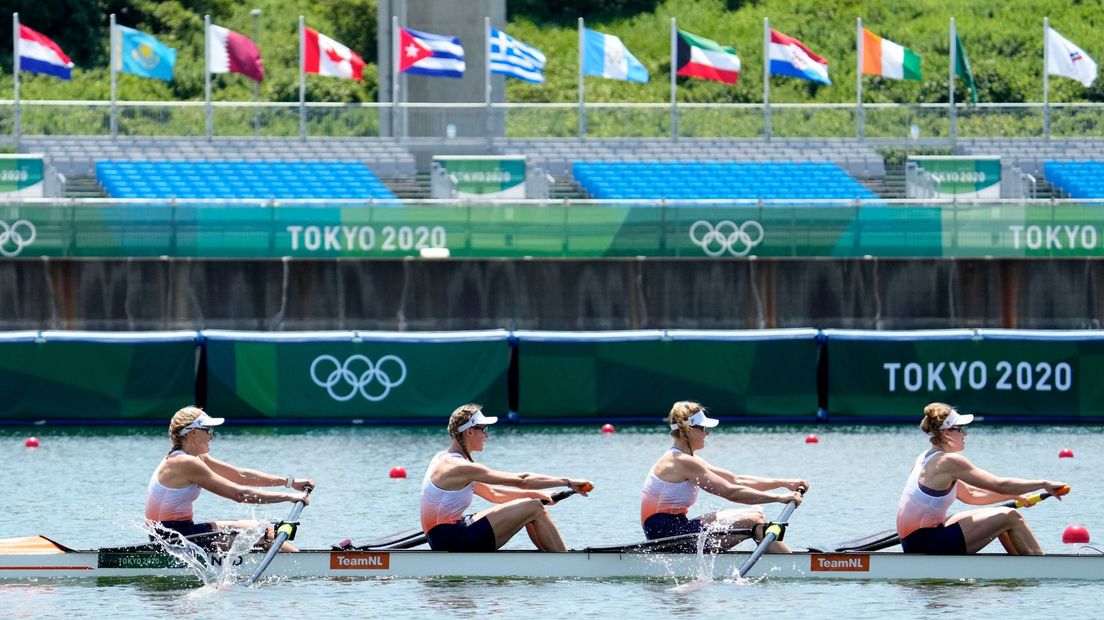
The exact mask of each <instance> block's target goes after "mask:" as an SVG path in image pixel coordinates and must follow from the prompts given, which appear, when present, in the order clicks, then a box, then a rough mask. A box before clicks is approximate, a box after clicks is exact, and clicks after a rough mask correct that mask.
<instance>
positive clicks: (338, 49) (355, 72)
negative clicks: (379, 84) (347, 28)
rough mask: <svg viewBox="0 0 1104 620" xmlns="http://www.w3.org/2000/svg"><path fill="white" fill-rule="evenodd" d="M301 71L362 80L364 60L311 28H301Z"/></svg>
mask: <svg viewBox="0 0 1104 620" xmlns="http://www.w3.org/2000/svg"><path fill="white" fill-rule="evenodd" d="M303 39H304V41H303V71H304V72H305V73H314V74H316V75H329V76H333V77H340V78H346V79H350V80H363V79H364V59H363V58H361V57H360V56H357V55H356V54H354V53H353V51H352V50H350V49H349V48H347V47H345V46H344V45H342V44H340V43H338V42H337V41H334V40H333V39H331V38H329V37H327V36H326V35H324V34H322V33H320V32H318V31H317V30H315V29H313V28H307V27H305V26H304V27H303Z"/></svg>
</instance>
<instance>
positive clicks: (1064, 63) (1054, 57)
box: [1046, 28, 1096, 88]
mask: <svg viewBox="0 0 1104 620" xmlns="http://www.w3.org/2000/svg"><path fill="white" fill-rule="evenodd" d="M1046 50H1047V55H1048V57H1047V67H1046V70H1047V73H1049V74H1050V75H1061V76H1063V77H1068V78H1073V79H1075V80H1077V81H1078V82H1081V85H1082V86H1084V87H1085V88H1088V87H1089V86H1092V83H1093V80H1095V79H1096V61H1094V60H1093V59H1092V58H1091V57H1090V56H1089V55H1088V54H1086V53H1085V50H1083V49H1081V48H1080V47H1077V46H1076V45H1074V44H1073V43H1071V42H1070V40H1069V39H1067V38H1065V37H1063V36H1062V35H1060V34H1058V31H1057V30H1055V29H1053V28H1047V33H1046Z"/></svg>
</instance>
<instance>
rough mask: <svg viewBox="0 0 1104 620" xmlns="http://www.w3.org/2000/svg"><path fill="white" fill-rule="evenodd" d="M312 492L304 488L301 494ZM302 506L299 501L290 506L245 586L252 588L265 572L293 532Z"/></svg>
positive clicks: (310, 489) (308, 488)
mask: <svg viewBox="0 0 1104 620" xmlns="http://www.w3.org/2000/svg"><path fill="white" fill-rule="evenodd" d="M313 490H314V489H313V488H312V487H306V488H304V489H303V492H304V493H306V494H307V495H310V492H311V491H313ZM304 505H305V504H304V503H303V500H299V501H297V502H295V505H294V506H292V508H291V514H289V515H288V518H287V519H286V520H285V521H284V522H283V523H281V524H280V527H278V528H276V536H275V538H273V539H272V546H271V547H269V548H268V553H266V554H265V556H264V559H263V560H261V563H260V565H259V566H257V570H255V571H253V575H252V576H250V577H249V579H248V580H246V582H245V585H247V586H252V585H253V584H255V583H257V580H258V579H260V578H261V573H263V572H265V569H266V568H268V565H269V564H271V563H272V559H273V558H275V557H276V554H277V553H279V552H280V547H282V546H283V544H284V541H285V540H287V539H288V537H289V536H291V534H292V532H294V531H295V522H296V521H298V520H299V513H301V512H303V506H304Z"/></svg>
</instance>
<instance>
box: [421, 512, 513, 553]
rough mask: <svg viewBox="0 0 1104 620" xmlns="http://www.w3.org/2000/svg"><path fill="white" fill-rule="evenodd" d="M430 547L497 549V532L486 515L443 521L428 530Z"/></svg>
mask: <svg viewBox="0 0 1104 620" xmlns="http://www.w3.org/2000/svg"><path fill="white" fill-rule="evenodd" d="M426 538H427V539H429V548H430V549H433V550H434V551H460V552H467V553H481V552H484V551H497V550H498V545H497V544H495V533H494V530H493V529H492V528H491V521H490V519H487V518H486V517H484V518H482V519H479V520H478V521H473V520H472V518H471V517H470V516H467V517H464V518H463V519H460V520H459V521H457V522H456V523H442V524H440V525H436V526H434V527H433V529H431V530H429V531H428V532H426Z"/></svg>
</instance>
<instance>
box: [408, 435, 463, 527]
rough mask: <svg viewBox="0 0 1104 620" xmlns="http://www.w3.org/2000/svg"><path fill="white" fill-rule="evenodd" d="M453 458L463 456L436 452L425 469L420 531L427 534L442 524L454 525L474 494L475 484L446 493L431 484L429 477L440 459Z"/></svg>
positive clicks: (446, 491) (461, 456)
mask: <svg viewBox="0 0 1104 620" xmlns="http://www.w3.org/2000/svg"><path fill="white" fill-rule="evenodd" d="M448 457H455V458H458V459H464V460H467V459H465V458H464V455H463V454H458V453H456V452H438V453H437V454H436V455H435V456H434V457H433V460H432V461H430V462H429V467H428V468H426V473H425V478H423V479H422V497H421V513H422V531H423V532H428V531H429V530H432V529H433V528H435V527H437V526H438V525H441V524H442V523H456V522H458V521H460V519H461V517H463V516H464V511H466V510H467V509H468V507H469V506H471V503H472V495H473V494H474V493H475V483H474V482H469V483H468V485H467V486H466V487H464V488H462V489H457V490H455V491H448V490H445V489H442V488H440V487H438V486H437V485H435V484H433V481H432V480H430V478H429V476H430V474H431V473H432V472H433V469H434V467H436V465H437V463H438V462H440V460H441V459H444V458H448Z"/></svg>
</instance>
